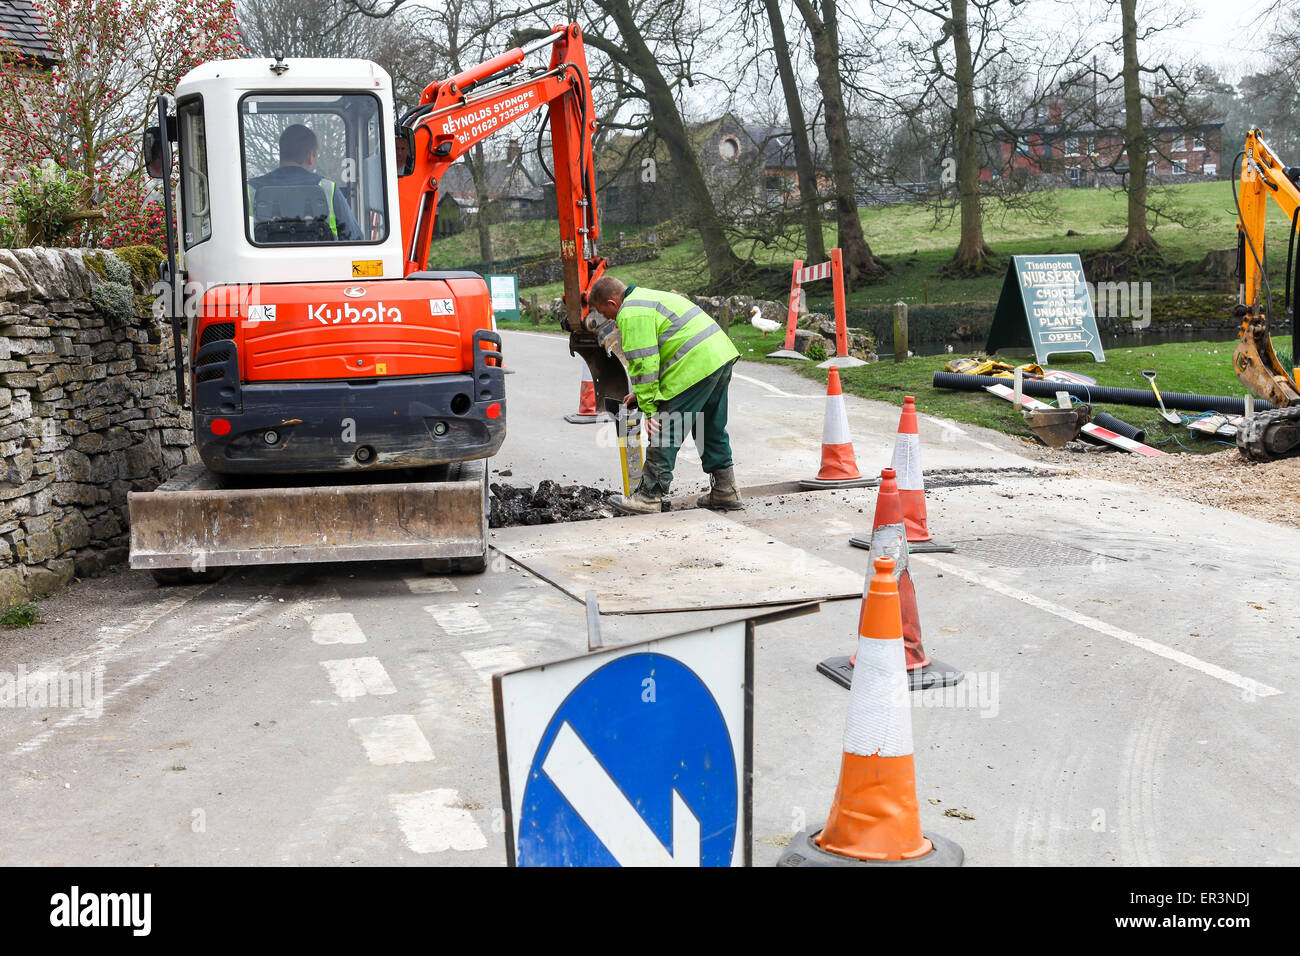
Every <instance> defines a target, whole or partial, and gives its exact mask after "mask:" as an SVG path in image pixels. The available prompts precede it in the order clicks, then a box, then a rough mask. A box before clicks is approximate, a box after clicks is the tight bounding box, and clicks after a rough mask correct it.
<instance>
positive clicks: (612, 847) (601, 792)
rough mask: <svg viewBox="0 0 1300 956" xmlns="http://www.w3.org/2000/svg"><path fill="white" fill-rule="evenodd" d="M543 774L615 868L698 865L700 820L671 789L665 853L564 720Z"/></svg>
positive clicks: (647, 827) (662, 846) (656, 838)
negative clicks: (670, 844)
mask: <svg viewBox="0 0 1300 956" xmlns="http://www.w3.org/2000/svg"><path fill="white" fill-rule="evenodd" d="M542 771H543V772H544V773H545V774H546V776H548V777H550V778H551V782H552V783H554V784H555V786H556V788H557V789H558V790H559V791H560V794H561V795H562V796H563V797H564V799H565V800H567V801H568V802H569V805H570V806H572V807H573V809H574V811H575V812H576V813H577V814H578V816H580V817H581V818H582V822H583V823H585V824H587V826H588V827H589V828H590V829H591V832H592V833H594V834H595V835H596V838H597V839H598V840H600V842H601V843H603V844H604V845H605V849H607V850H609V852H610V853H611V854H612V855H613V857H614V859H616V860H618V862H619V865H620V866H699V865H700V821H699V820H698V819H696V817H695V814H693V813H691V810H690V808H689V807H688V806H687V805H686V801H685V800H683V799H682V798H681V795H680V794H678V792H677V791H676V790H674V791H673V852H672V854H671V855H670V854H669V853H668V851H667V849H665V847H664V845H663V844H662V843H660V842H659V838H658V837H657V836H655V833H654V831H653V830H651V829H650V827H649V825H647V824H646V822H645V820H644V819H643V818H642V816H641V814H640V813H638V812H637V809H636V807H634V806H633V805H632V803H631V802H630V801H629V800H628V798H627V796H626V795H625V794H624V793H623V791H622V790H620V789H619V787H618V784H616V783H615V782H614V781H613V780H611V779H610V776H609V774H608V773H606V772H605V768H604V767H602V766H601V765H600V761H598V760H597V759H596V757H595V756H594V755H593V754H592V752H591V751H590V750H588V749H587V745H586V744H584V743H583V742H582V739H581V738H580V737H579V736H578V735H577V733H575V732H574V730H573V728H572V727H571V726H570V725H569V724H568V723H567V722H566V723H565V724H564V725H563V726H562V727H561V728H560V730H559V733H557V734H556V735H555V740H554V742H553V743H552V744H551V749H550V751H549V752H548V753H547V754H546V760H545V761H544V762H543V763H542Z"/></svg>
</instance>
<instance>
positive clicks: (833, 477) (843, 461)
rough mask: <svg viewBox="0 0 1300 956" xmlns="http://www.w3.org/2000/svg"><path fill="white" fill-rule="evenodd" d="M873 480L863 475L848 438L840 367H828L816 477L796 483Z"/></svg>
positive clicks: (839, 484) (851, 484)
mask: <svg viewBox="0 0 1300 956" xmlns="http://www.w3.org/2000/svg"><path fill="white" fill-rule="evenodd" d="M875 483H876V479H875V478H863V477H862V475H861V473H860V472H859V471H858V462H857V459H856V458H855V457H854V455H853V439H852V438H850V437H849V413H848V409H847V408H845V407H844V392H843V391H842V390H841V389H840V370H839V369H837V368H834V367H832V368H831V370H830V377H829V378H828V379H827V380H826V421H825V424H824V425H823V426H822V467H821V471H819V472H817V477H816V478H808V479H806V480H804V481H801V482H799V484H800V485H802V486H803V487H804V488H864V487H867V486H870V485H874V484H875Z"/></svg>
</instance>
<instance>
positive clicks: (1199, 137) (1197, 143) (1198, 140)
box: [1192, 133, 1205, 150]
mask: <svg viewBox="0 0 1300 956" xmlns="http://www.w3.org/2000/svg"><path fill="white" fill-rule="evenodd" d="M1192 149H1194V150H1195V149H1205V134H1204V133H1197V134H1196V135H1195V136H1193V137H1192Z"/></svg>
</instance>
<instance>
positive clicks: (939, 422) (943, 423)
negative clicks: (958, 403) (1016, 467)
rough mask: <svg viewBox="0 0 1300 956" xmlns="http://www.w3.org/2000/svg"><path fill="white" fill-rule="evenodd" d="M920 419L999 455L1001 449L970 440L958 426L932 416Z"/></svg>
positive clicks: (923, 416) (924, 416)
mask: <svg viewBox="0 0 1300 956" xmlns="http://www.w3.org/2000/svg"><path fill="white" fill-rule="evenodd" d="M921 417H922V418H924V419H925V420H926V421H927V422H930V423H931V424H932V425H938V426H939V427H940V428H943V429H946V430H947V431H950V432H952V433H953V434H955V435H960V436H961V437H962V438H964V439H966V440H967V441H969V442H972V443H974V444H976V445H979V446H980V447H981V448H987V449H988V450H989V451H996V452H999V453H1000V452H1001V451H1002V449H1001V448H999V447H998V446H997V445H994V444H991V443H989V442H986V441H980V440H979V439H978V438H971V436H970V435H968V434H966V431H965V429H962V428H959V427H958V426H956V425H954V424H953V423H952V422H950V421H948V420H947V419H944V418H935V417H934V416H933V415H922V416H921Z"/></svg>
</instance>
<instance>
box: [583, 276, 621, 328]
mask: <svg viewBox="0 0 1300 956" xmlns="http://www.w3.org/2000/svg"><path fill="white" fill-rule="evenodd" d="M626 291H627V286H625V285H624V284H623V283H622V282H620V281H619V280H618V279H615V278H614V277H613V276H601V277H600V278H599V279H597V280H596V281H595V282H593V283H592V284H591V291H590V292H588V293H587V302H588V304H590V306H591V307H592V308H593V309H595V310H596V311H597V312H599V313H600V314H601V315H603V316H604V317H605V318H607V319H613V318H614V317H615V316H617V315H618V310H619V309H621V308H622V307H623V293H624V292H626Z"/></svg>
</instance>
